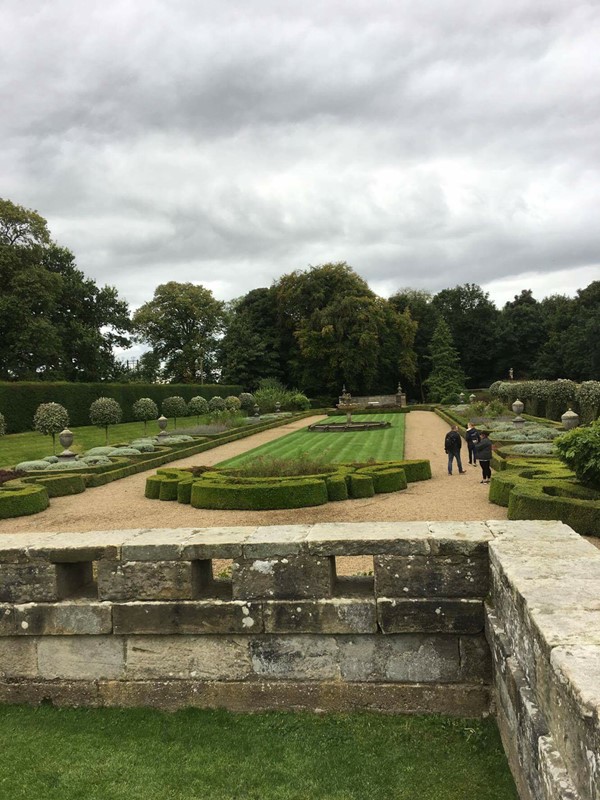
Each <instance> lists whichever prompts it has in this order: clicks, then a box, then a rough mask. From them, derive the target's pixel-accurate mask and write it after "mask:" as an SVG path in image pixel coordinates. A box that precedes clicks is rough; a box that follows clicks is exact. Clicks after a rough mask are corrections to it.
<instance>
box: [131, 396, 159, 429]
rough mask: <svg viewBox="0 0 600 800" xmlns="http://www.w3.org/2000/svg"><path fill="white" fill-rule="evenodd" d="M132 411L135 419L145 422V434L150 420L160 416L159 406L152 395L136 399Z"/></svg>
mask: <svg viewBox="0 0 600 800" xmlns="http://www.w3.org/2000/svg"><path fill="white" fill-rule="evenodd" d="M132 411H133V416H134V417H135V419H139V420H142V421H143V422H144V435H145V434H146V430H147V428H148V420H150V419H157V417H158V406H157V405H156V403H155V402H154V400H153V399H152V398H151V397H140V398H139V400H136V401H135V403H134V404H133V407H132Z"/></svg>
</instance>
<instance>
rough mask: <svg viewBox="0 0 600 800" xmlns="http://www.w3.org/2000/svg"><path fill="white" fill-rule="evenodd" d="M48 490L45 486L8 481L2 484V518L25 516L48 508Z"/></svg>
mask: <svg viewBox="0 0 600 800" xmlns="http://www.w3.org/2000/svg"><path fill="white" fill-rule="evenodd" d="M48 504H49V500H48V491H47V489H46V487H45V486H41V485H34V486H32V485H31V484H26V483H22V482H21V481H7V482H6V483H3V484H0V519H8V518H9V517H24V516H27V515H28V514H37V513H38V512H40V511H44V509H46V508H48Z"/></svg>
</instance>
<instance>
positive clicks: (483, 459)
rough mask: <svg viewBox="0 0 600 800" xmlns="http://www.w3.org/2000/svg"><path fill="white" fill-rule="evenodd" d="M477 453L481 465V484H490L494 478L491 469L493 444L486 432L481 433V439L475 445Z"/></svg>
mask: <svg viewBox="0 0 600 800" xmlns="http://www.w3.org/2000/svg"><path fill="white" fill-rule="evenodd" d="M475 453H476V454H477V458H478V459H479V465H480V466H481V477H482V480H481V481H480V483H489V482H490V480H491V478H492V470H491V468H490V462H491V460H492V442H491V440H490V439H489V438H488V434H487V432H486V431H481V439H480V441H479V442H478V443H477V444H476V445H475Z"/></svg>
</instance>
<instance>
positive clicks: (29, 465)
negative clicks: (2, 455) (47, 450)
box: [15, 459, 50, 472]
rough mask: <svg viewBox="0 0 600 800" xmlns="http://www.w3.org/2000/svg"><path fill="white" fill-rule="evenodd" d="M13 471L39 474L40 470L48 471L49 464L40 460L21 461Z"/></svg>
mask: <svg viewBox="0 0 600 800" xmlns="http://www.w3.org/2000/svg"><path fill="white" fill-rule="evenodd" d="M15 469H21V470H23V472H39V471H40V470H42V469H50V464H49V463H48V462H47V461H43V460H42V459H39V460H37V461H21V462H20V463H19V464H17V466H16V467H15Z"/></svg>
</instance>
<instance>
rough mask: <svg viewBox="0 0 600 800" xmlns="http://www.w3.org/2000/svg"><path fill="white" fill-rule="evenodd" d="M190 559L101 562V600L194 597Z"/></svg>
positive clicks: (99, 585) (99, 592)
mask: <svg viewBox="0 0 600 800" xmlns="http://www.w3.org/2000/svg"><path fill="white" fill-rule="evenodd" d="M194 597H195V591H194V582H193V578H192V562H190V561H125V562H120V561H117V562H115V561H99V562H98V598H99V599H100V600H192V599H193V598H194Z"/></svg>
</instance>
